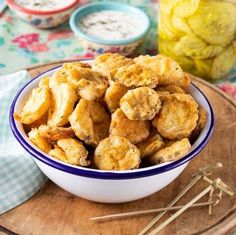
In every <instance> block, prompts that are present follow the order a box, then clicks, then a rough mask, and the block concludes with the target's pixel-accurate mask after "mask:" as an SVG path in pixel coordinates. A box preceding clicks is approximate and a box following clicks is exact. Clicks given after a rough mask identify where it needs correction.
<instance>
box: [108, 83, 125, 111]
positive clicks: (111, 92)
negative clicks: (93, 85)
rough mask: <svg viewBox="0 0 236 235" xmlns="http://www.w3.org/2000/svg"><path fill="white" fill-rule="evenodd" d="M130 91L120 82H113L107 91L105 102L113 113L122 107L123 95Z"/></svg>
mask: <svg viewBox="0 0 236 235" xmlns="http://www.w3.org/2000/svg"><path fill="white" fill-rule="evenodd" d="M127 91H128V88H127V87H126V86H124V85H122V84H120V83H116V82H114V83H113V84H111V85H110V86H109V87H108V89H107V90H106V93H105V102H106V104H107V108H108V109H109V111H110V112H111V113H114V112H115V111H116V110H117V109H118V108H119V107H120V99H121V97H122V96H123V95H124V94H125V93H126V92H127Z"/></svg>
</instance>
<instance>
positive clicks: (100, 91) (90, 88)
mask: <svg viewBox="0 0 236 235" xmlns="http://www.w3.org/2000/svg"><path fill="white" fill-rule="evenodd" d="M78 79H79V80H78V81H77V84H76V85H77V89H78V94H79V95H80V97H82V98H84V99H86V100H96V99H97V98H100V97H102V96H103V95H104V93H105V92H106V89H107V87H108V82H107V80H106V78H105V77H104V76H102V75H101V74H100V73H97V72H95V71H92V70H91V69H86V68H82V69H80V70H79V77H78ZM68 80H69V81H70V79H69V78H68Z"/></svg>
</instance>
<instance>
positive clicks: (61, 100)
mask: <svg viewBox="0 0 236 235" xmlns="http://www.w3.org/2000/svg"><path fill="white" fill-rule="evenodd" d="M76 100H77V95H76V91H75V90H74V88H73V87H72V86H71V85H69V84H67V83H62V84H60V85H58V86H56V87H54V88H53V89H52V101H51V106H50V108H49V114H48V123H47V124H48V126H64V125H65V124H67V123H68V117H69V115H70V114H71V113H72V111H73V108H74V104H75V101H76Z"/></svg>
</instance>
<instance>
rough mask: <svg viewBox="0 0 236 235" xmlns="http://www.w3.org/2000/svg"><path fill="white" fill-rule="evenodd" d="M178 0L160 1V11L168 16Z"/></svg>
mask: <svg viewBox="0 0 236 235" xmlns="http://www.w3.org/2000/svg"><path fill="white" fill-rule="evenodd" d="M177 2H178V0H162V1H161V5H160V9H161V12H163V13H165V14H170V13H171V11H172V9H173V7H174V6H175V4H176V3H177Z"/></svg>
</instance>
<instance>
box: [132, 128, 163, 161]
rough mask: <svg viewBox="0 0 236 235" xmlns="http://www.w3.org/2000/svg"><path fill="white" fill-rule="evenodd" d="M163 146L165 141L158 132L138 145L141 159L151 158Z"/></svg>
mask: <svg viewBox="0 0 236 235" xmlns="http://www.w3.org/2000/svg"><path fill="white" fill-rule="evenodd" d="M163 146H164V141H163V139H162V137H161V136H160V135H159V134H158V133H157V132H154V133H151V134H150V135H149V136H148V138H147V139H145V140H144V141H142V142H141V143H139V144H137V148H138V149H139V151H140V156H141V158H144V157H147V156H151V155H152V154H154V153H155V152H156V151H157V150H159V149H161V148H162V147H163Z"/></svg>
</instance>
